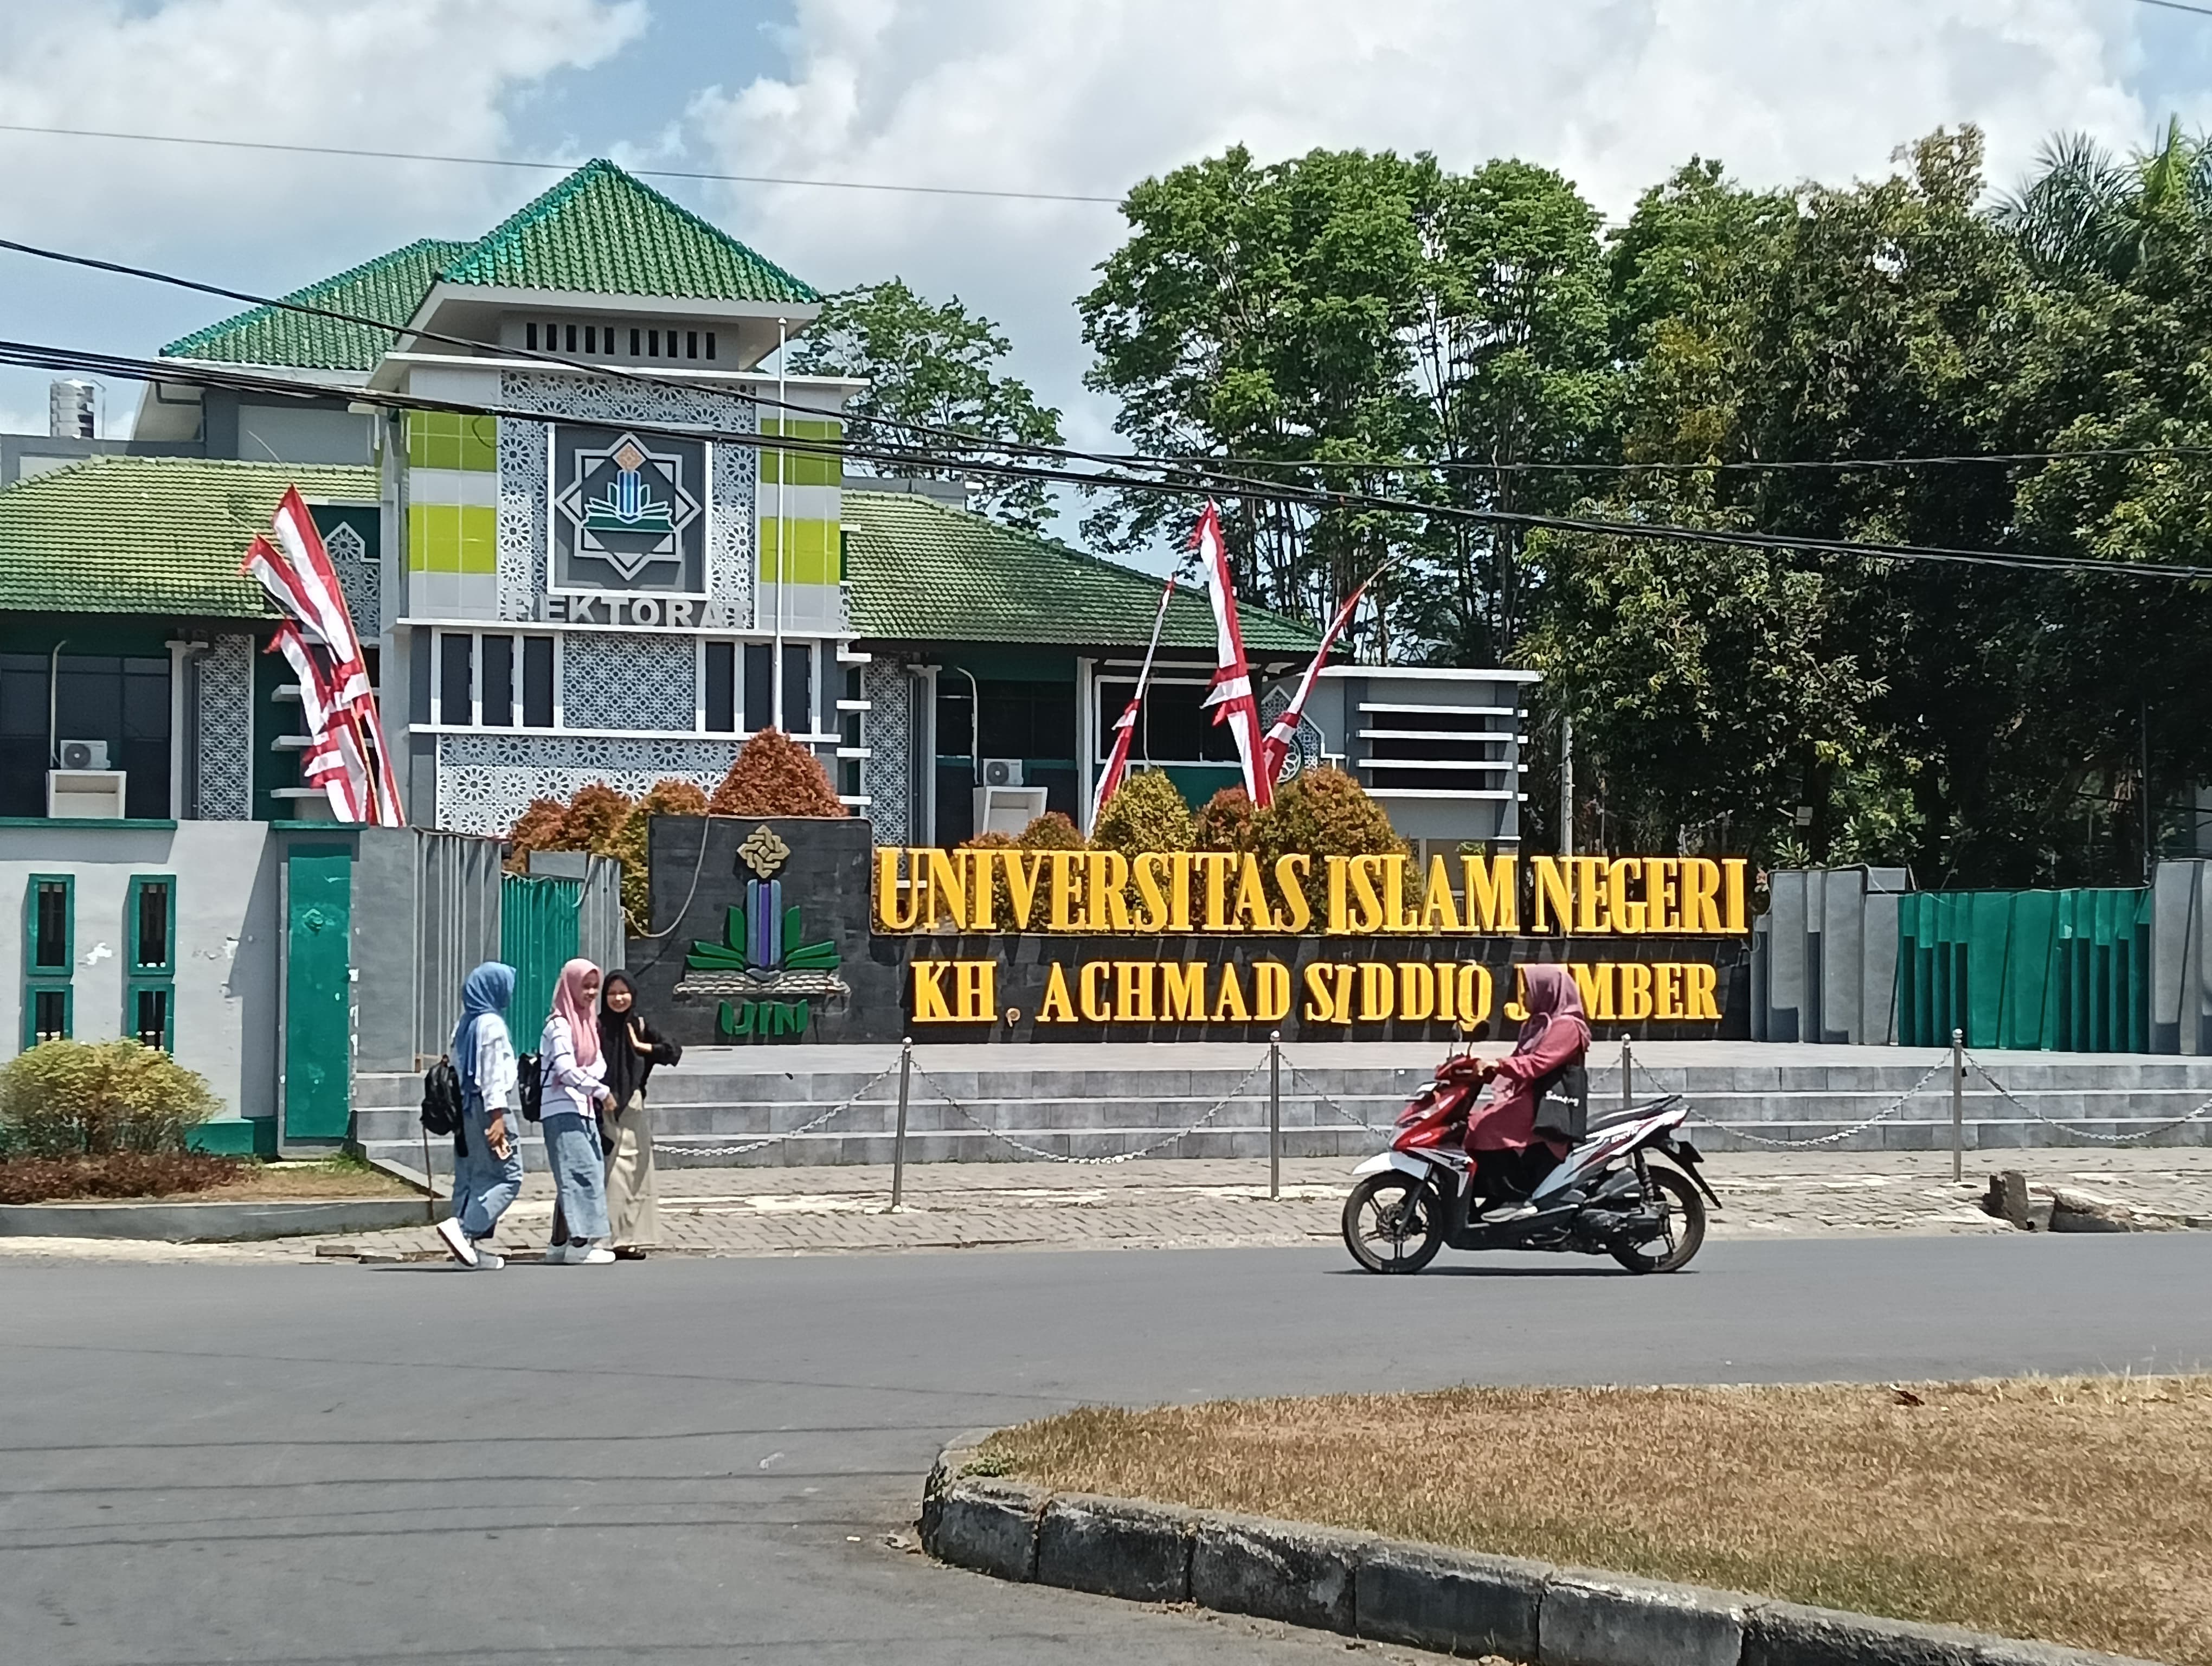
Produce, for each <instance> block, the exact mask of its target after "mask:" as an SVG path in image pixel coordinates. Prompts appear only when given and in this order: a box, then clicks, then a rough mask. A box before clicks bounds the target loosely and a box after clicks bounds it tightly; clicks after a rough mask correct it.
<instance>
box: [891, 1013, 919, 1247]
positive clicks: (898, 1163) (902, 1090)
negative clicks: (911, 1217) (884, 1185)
mask: <svg viewBox="0 0 2212 1666" xmlns="http://www.w3.org/2000/svg"><path fill="white" fill-rule="evenodd" d="M913 1074H914V1037H912V1036H908V1037H907V1038H906V1039H905V1040H904V1041H903V1042H902V1043H899V1108H898V1134H897V1135H896V1137H895V1138H894V1140H892V1142H891V1207H892V1208H894V1209H896V1208H897V1207H899V1206H900V1205H901V1204H902V1203H904V1202H905V1201H906V1094H907V1084H908V1080H909V1079H911V1078H912V1076H913Z"/></svg>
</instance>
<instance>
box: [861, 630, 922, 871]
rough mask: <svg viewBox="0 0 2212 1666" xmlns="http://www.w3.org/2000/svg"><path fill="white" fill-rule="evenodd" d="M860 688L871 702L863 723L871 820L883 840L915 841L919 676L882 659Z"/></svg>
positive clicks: (864, 775)
mask: <svg viewBox="0 0 2212 1666" xmlns="http://www.w3.org/2000/svg"><path fill="white" fill-rule="evenodd" d="M860 690H861V693H862V695H863V696H865V697H866V700H867V702H868V709H867V712H866V716H865V717H864V719H863V720H862V722H861V725H860V739H861V744H862V745H865V746H866V747H867V749H868V757H867V760H866V763H863V764H862V765H861V766H860V790H861V791H862V792H864V793H866V794H867V795H868V819H869V820H870V821H871V822H872V823H873V824H874V825H875V836H876V842H877V843H878V844H897V845H904V844H912V843H914V842H915V840H914V838H913V837H912V836H911V829H912V828H913V826H914V803H913V799H914V757H913V753H914V693H915V679H914V678H913V676H912V674H911V673H909V672H908V670H907V668H906V667H905V666H902V665H898V664H896V663H894V662H892V661H890V660H873V661H872V662H871V663H870V664H869V665H868V666H867V667H866V670H865V671H864V672H862V673H861V677H860Z"/></svg>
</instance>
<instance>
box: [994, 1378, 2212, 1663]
mask: <svg viewBox="0 0 2212 1666" xmlns="http://www.w3.org/2000/svg"><path fill="white" fill-rule="evenodd" d="M981 1457H982V1459H983V1460H984V1461H985V1462H993V1463H994V1464H1002V1465H1003V1466H1004V1468H1005V1470H1006V1473H1009V1474H1015V1475H1018V1476H1020V1477H1022V1478H1024V1479H1025V1480H1030V1481H1036V1482H1039V1483H1042V1484H1043V1485H1046V1486H1049V1487H1056V1488H1061V1489H1065V1490H1069V1491H1079V1492H1087V1493H1109V1494H1115V1495H1120V1496H1122V1497H1134V1498H1146V1499H1155V1500H1158V1501H1161V1502H1164V1503H1173V1504H1183V1505H1194V1506H1196V1507H1199V1508H1201V1509H1216V1510H1232V1511H1243V1512H1247V1513H1249V1514H1255V1515H1263V1516H1278V1517H1290V1518H1292V1519H1296V1520H1301V1521H1310V1522H1322V1523H1330V1524H1332V1525H1334V1526H1340V1527H1349V1528H1357V1529H1365V1530H1368V1531H1370V1532H1376V1533H1381V1534H1384V1535H1389V1536H1390V1537H1393V1538H1401V1539H1416V1540H1423V1541H1428V1542H1431V1543H1435V1544H1444V1545H1453V1546H1457V1547H1462V1548H1465V1549H1470V1550H1482V1551H1490V1552H1493V1553H1498V1554H1508V1555H1516V1556H1528V1557H1534V1558H1538V1559H1540V1560H1546V1561H1552V1562H1564V1563H1574V1564H1578V1565H1581V1566H1589V1567H1598V1568H1609V1569H1614V1570H1618V1571H1621V1572H1631V1573H1640V1574H1644V1575H1646V1576H1648V1577H1652V1578H1668V1579H1683V1580H1689V1581H1692V1582H1694V1583H1696V1584H1708V1585H1723V1586H1728V1587H1730V1588H1733V1589H1735V1590H1747V1591H1754V1592H1758V1593H1759V1594H1761V1595H1765V1596H1778V1597H1784V1598H1788V1599H1790V1600H1791V1601H1795V1602H1810V1603H1815V1604H1818V1605H1820V1606H1821V1607H1824V1608H1850V1609H1857V1610H1860V1611H1862V1612H1866V1613H1872V1614H1888V1615H1892V1616H1893V1617H1896V1618H1899V1619H1906V1620H1932V1621H1940V1622H1947V1623H1949V1624H1952V1625H1960V1626H1972V1627H1974V1628H1975V1629H1977V1630H1981V1631H1990V1632H1997V1633H2005V1634H2007V1635H2010V1636H2014V1637H2031V1638H2039V1639H2045V1640H2048V1641H2051V1642H2056V1643H2063V1644H2068V1645H2073V1646H2075V1647H2081V1648H2090V1649H2102V1650H2109V1651H2118V1652H2120V1653H2124V1654H2134V1655H2143V1656H2148V1657H2153V1658H2155V1659H2158V1660H2163V1661H2171V1662H2174V1663H2177V1666H2212V1506H2208V1503H2207V1501H2208V1500H2212V1375H2207V1376H2190V1377H2027V1378H2008V1379H2001V1380H1992V1381H1984V1382H1974V1383H1915V1384H1912V1385H1911V1386H1910V1388H1909V1389H1907V1390H1904V1391H1900V1390H1899V1389H1892V1388H1883V1387H1873V1386H1861V1385H1836V1384H1819V1385H1810V1386H1790V1387H1780V1388H1751V1387H1746V1388H1693V1389H1446V1390H1443V1391H1440V1392H1437V1393H1431V1394H1410V1395H1342V1396H1333V1397H1328V1398H1322V1399H1311V1400H1261V1401H1225V1402H1216V1403H1213V1404H1209V1405H1201V1406H1188V1407H1169V1408H1160V1409H1158V1410H1153V1411H1143V1412H1130V1411H1119V1410H1113V1409H1105V1408H1097V1409H1088V1410H1083V1411H1077V1412H1071V1413H1068V1414H1066V1415H1064V1416H1060V1417H1055V1418H1048V1419H1047V1420H1043V1421H1042V1422H1038V1423H1031V1424H1025V1425H1024V1426H1021V1427H1019V1428H1017V1429H1012V1430H1008V1431H1006V1432H1004V1433H1002V1434H1000V1435H997V1436H994V1438H992V1439H991V1440H990V1441H989V1442H988V1443H987V1444H986V1446H985V1448H984V1450H983V1451H982V1453H981Z"/></svg>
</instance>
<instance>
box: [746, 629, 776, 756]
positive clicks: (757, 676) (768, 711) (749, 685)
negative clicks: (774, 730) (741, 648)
mask: <svg viewBox="0 0 2212 1666" xmlns="http://www.w3.org/2000/svg"><path fill="white" fill-rule="evenodd" d="M773 722H775V647H774V645H773V644H771V643H768V642H747V643H746V644H745V722H744V727H745V733H748V734H750V733H754V732H756V731H757V730H761V729H765V728H767V727H769V725H770V724H771V723H773Z"/></svg>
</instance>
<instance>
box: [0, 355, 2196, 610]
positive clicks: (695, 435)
mask: <svg viewBox="0 0 2212 1666" xmlns="http://www.w3.org/2000/svg"><path fill="white" fill-rule="evenodd" d="M0 364H14V365H23V366H29V367H32V368H40V369H78V370H88V371H91V372H93V373H94V374H108V375H113V376H118V377H125V378H131V379H136V380H161V381H167V382H171V383H176V384H180V385H187V386H203V387H222V388H230V389H233V390H235V391H238V392H250V393H257V394H261V395H263V396H265V397H271V398H291V399H305V398H328V397H331V394H332V392H334V390H331V389H329V388H323V387H316V386H301V384H300V383H298V382H295V381H289V380H279V379H277V378H274V377H266V376H254V375H252V374H245V373H240V372H234V371H228V370H224V369H222V368H219V367H216V366H212V365H205V364H194V363H185V364H176V363H165V362H159V361H152V360H145V359H132V358H127V357H123V356H116V355H106V354H94V353H88V352H85V351H82V350H76V349H69V348H57V347H52V346H46V345H41V344H34V343H25V342H9V341H0ZM570 368H571V369H573V370H574V371H576V372H578V373H580V374H589V373H590V372H591V370H592V367H588V366H571V367H570ZM343 392H345V393H346V395H347V397H349V398H351V399H352V400H353V401H354V402H355V403H356V404H371V405H374V406H377V407H378V408H380V409H382V410H390V411H395V412H397V411H407V410H433V411H441V412H451V413H453V414H456V415H461V416H476V417H496V418H500V419H501V420H506V421H519V422H532V423H552V422H557V421H558V420H560V419H559V417H557V415H556V414H554V413H550V412H547V411H544V410H528V409H523V408H519V407H514V406H507V405H492V404H477V403H473V402H469V401H463V400H448V399H437V398H427V397H425V396H422V395H421V394H415V393H407V394H401V393H394V392H384V391H382V390H377V389H368V388H359V389H349V390H343ZM624 426H625V427H626V428H628V429H630V430H632V431H634V432H635V433H638V434H641V435H654V436H657V437H665V438H670V439H682V440H705V441H711V442H713V443H714V444H716V445H726V446H733V447H744V448H748V449H752V450H767V451H779V452H783V451H787V452H793V453H802V454H804V453H814V454H819V455H824V456H833V457H836V458H838V459H841V460H852V461H857V462H864V463H870V464H879V465H888V466H890V467H892V468H895V469H902V470H914V469H941V468H946V467H951V468H955V469H958V470H961V471H967V472H970V473H976V474H984V475H994V476H998V477H1003V478H1008V479H1017V480H1035V481H1041V482H1044V483H1051V484H1060V485H1072V486H1079V487H1084V488H1086V489H1091V490H1116V491H1140V492H1152V493H1158V494H1162V495H1164V496H1175V497H1183V498H1191V497H1200V496H1215V495H1220V494H1221V492H1222V486H1223V483H1222V482H1220V481H1218V480H1200V481H1195V482H1179V481H1175V480H1161V479H1154V478H1151V477H1145V476H1141V475H1130V474H1112V473H1101V472H1097V471H1089V470H1076V469H1067V468H1055V467H1049V466H1044V465H1034V464H1022V463H1006V462H992V461H987V460H982V459H975V458H973V457H966V456H960V455H957V454H955V455H950V456H948V455H946V454H945V453H941V452H930V451H925V450H917V449H912V448H902V447H884V446H877V445H871V444H860V445H855V444H852V443H850V442H836V441H807V440H799V439H795V438H785V437H783V436H781V435H760V434H741V433H735V432H731V431H728V430H724V429H714V428H712V427H706V426H693V425H686V424H677V423H649V422H647V423H637V422H633V423H625V424H624ZM1231 490H1232V491H1235V492H1236V493H1237V495H1238V496H1244V497H1246V498H1249V499H1252V500H1255V501H1258V502H1279V503H1285V504H1291V505H1293V506H1296V507H1300V508H1311V509H1316V510H1345V511H1360V512H1366V513H1389V514H1404V515H1408V516H1413V517H1419V518H1426V519H1431V520H1456V521H1464V522H1472V523H1475V524H1480V525H1486V526H1517V527H1523V528H1527V529H1530V530H1542V531H1553V532H1574V533H1581V534H1585V535H1589V536H1593V537H1606V538H1648V539H1656V540H1659V541H1662V542H1667V543H1674V544H1701V545H1723V546H1728V547H1732V548H1738V549H1749V550H1771V551H1775V552H1778V553H1790V552H1802V553H1806V554H1814V555H1832V556H1854V557H1857V558H1860V559H1864V560H1872V561H1888V562H1933V563H1938V564H1957V565H1965V566H1973V567H1996V568H2007V569H2016V570H2021V571H2026V572H2039V573H2051V574H2073V575H2083V576H2095V577H2109V578H2159V579H2184V580H2192V581H2193V580H2208V579H2212V567H2197V566H2182V565H2175V564H2168V563H2163V562H2108V561H2098V560H2093V559H2090V558H2087V557H2081V556H2043V555H2033V554H2026V553H2016V552H2010V551H2005V550H1960V549H1950V548H1945V547H1942V546H1940V545H1928V544H1875V543H1863V542H1858V541H1855V540H1851V539H1844V538H1802V537H1795V536H1788V535H1784V534H1780V533H1771V532H1741V531H1731V530H1728V529H1724V528H1714V527H1703V526H1680V525H1677V524H1674V523H1673V522H1668V521H1635V520H1601V519H1592V518H1589V517H1580V516H1568V515H1548V514H1515V513H1510V512H1507V511H1504V510H1492V509H1472V508H1459V507H1455V506H1453V505H1449V504H1433V503H1422V502H1415V501H1413V500H1410V499H1405V498H1389V497H1381V496H1372V495H1369V494H1364V493H1347V492H1322V491H1310V490H1304V489H1296V488H1285V487H1279V486H1277V487H1269V486H1258V485H1247V486H1243V487H1237V486H1234V485H1232V486H1231Z"/></svg>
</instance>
